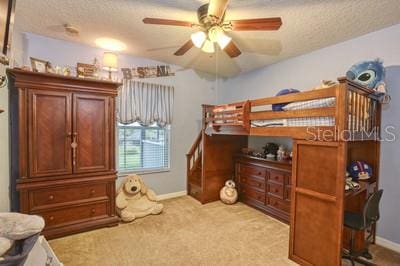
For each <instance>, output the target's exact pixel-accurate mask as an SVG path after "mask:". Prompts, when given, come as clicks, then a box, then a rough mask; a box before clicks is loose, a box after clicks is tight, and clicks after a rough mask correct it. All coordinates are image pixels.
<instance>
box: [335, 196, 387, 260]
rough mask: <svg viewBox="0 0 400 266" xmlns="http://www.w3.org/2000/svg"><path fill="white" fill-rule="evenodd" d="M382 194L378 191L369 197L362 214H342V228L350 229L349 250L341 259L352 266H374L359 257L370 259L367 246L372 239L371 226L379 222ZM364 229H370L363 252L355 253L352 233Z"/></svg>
mask: <svg viewBox="0 0 400 266" xmlns="http://www.w3.org/2000/svg"><path fill="white" fill-rule="evenodd" d="M382 193H383V190H382V189H380V190H378V191H376V192H374V193H373V194H372V195H371V196H369V197H368V199H367V202H366V203H365V205H364V209H363V212H362V213H353V212H345V213H344V226H346V227H348V228H349V229H351V239H350V250H349V251H347V252H344V254H343V258H344V259H348V260H350V261H351V264H352V265H353V266H354V265H355V261H357V262H358V263H361V264H363V265H374V264H372V263H370V262H367V261H365V260H362V259H359V257H360V256H362V257H365V258H367V259H372V256H371V255H370V253H369V252H368V245H369V243H370V241H371V239H372V238H373V230H372V226H373V225H374V224H375V223H376V222H377V221H378V220H379V201H380V200H381V198H382ZM366 229H370V230H369V235H368V237H367V244H366V246H365V247H364V249H363V250H361V251H358V252H356V251H355V250H354V233H355V231H363V230H366Z"/></svg>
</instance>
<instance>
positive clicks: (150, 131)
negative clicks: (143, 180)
mask: <svg viewBox="0 0 400 266" xmlns="http://www.w3.org/2000/svg"><path fill="white" fill-rule="evenodd" d="M169 149H170V126H165V127H159V126H157V125H156V124H153V125H151V126H141V125H140V124H139V123H133V124H130V125H123V124H118V155H119V156H118V170H119V172H146V171H156V170H166V169H169V164H170V160H169V159H170V158H169V157H170V151H169Z"/></svg>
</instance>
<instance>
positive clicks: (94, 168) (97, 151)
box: [72, 94, 113, 173]
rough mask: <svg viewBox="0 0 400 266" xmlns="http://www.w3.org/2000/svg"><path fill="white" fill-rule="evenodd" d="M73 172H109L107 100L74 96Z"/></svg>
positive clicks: (105, 98) (95, 96)
mask: <svg viewBox="0 0 400 266" xmlns="http://www.w3.org/2000/svg"><path fill="white" fill-rule="evenodd" d="M73 99H74V100H73V146H74V147H73V149H72V150H73V155H72V158H73V168H74V172H75V173H85V172H100V171H107V170H109V168H110V165H109V162H110V160H109V158H110V136H111V135H110V134H111V133H110V131H111V130H113V129H111V123H110V122H111V121H110V107H109V102H110V97H108V96H98V95H90V94H74V96H73Z"/></svg>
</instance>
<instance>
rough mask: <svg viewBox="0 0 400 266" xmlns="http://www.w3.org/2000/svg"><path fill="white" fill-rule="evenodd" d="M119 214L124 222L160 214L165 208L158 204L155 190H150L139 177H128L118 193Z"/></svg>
mask: <svg viewBox="0 0 400 266" xmlns="http://www.w3.org/2000/svg"><path fill="white" fill-rule="evenodd" d="M116 206H117V213H118V215H119V216H120V217H121V220H122V221H124V222H131V221H133V220H135V219H136V218H141V217H145V216H147V215H150V214H160V213H161V212H162V210H163V208H164V206H163V205H162V204H161V203H158V202H157V196H156V194H155V193H154V191H153V190H151V189H148V188H147V186H146V185H145V184H144V182H143V180H142V178H141V177H140V176H138V175H135V174H133V175H128V176H127V177H126V178H125V180H124V182H123V183H122V185H121V186H120V188H119V189H118V191H117V198H116Z"/></svg>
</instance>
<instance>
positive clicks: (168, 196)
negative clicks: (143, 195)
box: [157, 190, 187, 200]
mask: <svg viewBox="0 0 400 266" xmlns="http://www.w3.org/2000/svg"><path fill="white" fill-rule="evenodd" d="M185 195H187V192H186V190H183V191H178V192H173V193H168V194H163V195H158V196H157V200H166V199H173V198H178V197H182V196H185Z"/></svg>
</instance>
